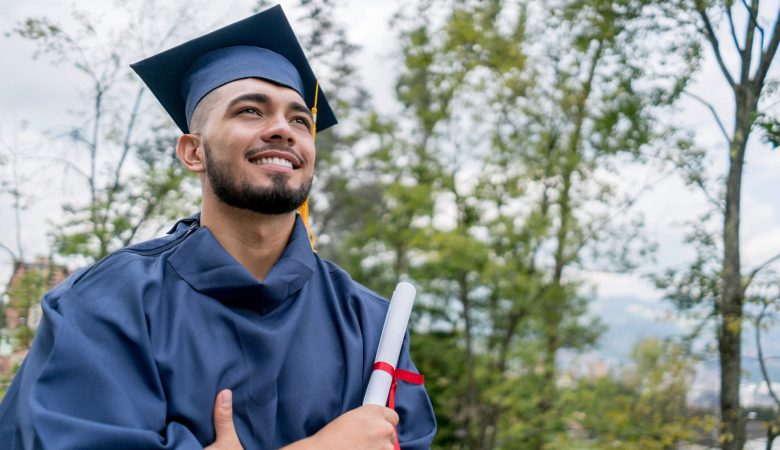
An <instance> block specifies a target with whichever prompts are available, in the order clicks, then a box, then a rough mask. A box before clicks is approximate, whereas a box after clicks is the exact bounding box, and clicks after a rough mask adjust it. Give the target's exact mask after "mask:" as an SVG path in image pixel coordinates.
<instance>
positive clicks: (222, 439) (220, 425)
mask: <svg viewBox="0 0 780 450" xmlns="http://www.w3.org/2000/svg"><path fill="white" fill-rule="evenodd" d="M214 431H215V432H216V433H217V440H216V441H215V443H217V442H218V443H219V444H220V446H222V447H224V448H231V449H232V448H236V449H239V448H241V441H239V440H238V435H237V434H236V427H235V425H234V424H233V393H232V392H231V391H230V389H223V390H222V391H220V392H219V394H217V400H216V401H215V402H214Z"/></svg>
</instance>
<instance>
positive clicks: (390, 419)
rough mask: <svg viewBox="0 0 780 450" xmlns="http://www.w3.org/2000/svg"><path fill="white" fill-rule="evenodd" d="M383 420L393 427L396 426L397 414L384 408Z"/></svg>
mask: <svg viewBox="0 0 780 450" xmlns="http://www.w3.org/2000/svg"><path fill="white" fill-rule="evenodd" d="M385 420H387V421H388V422H390V423H392V424H393V426H396V425H398V420H399V418H398V413H397V412H395V411H393V410H392V409H390V408H385Z"/></svg>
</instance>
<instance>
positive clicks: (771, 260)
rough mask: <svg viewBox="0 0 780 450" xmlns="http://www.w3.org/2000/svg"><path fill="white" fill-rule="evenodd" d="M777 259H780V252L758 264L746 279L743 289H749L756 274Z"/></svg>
mask: <svg viewBox="0 0 780 450" xmlns="http://www.w3.org/2000/svg"><path fill="white" fill-rule="evenodd" d="M777 260H780V253H778V254H776V255H775V256H773V257H771V258H769V259H767V260H766V261H764V262H763V263H761V264H759V265H758V266H756V268H755V269H753V270H751V271H750V274H749V275H748V276H747V278H746V279H745V282H744V283H743V289H747V288H748V286H750V284H751V283H752V282H753V279H755V278H756V275H758V273H759V272H761V271H762V270H764V269H766V268H767V267H768V266H769V265H771V264H772V263H774V262H775V261H777Z"/></svg>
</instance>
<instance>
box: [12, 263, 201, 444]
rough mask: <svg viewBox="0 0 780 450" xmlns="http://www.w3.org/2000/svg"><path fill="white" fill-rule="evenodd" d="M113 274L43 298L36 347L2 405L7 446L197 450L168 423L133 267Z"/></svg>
mask: <svg viewBox="0 0 780 450" xmlns="http://www.w3.org/2000/svg"><path fill="white" fill-rule="evenodd" d="M104 272H105V271H104ZM113 272H114V273H112V271H111V270H109V271H108V273H104V274H103V276H101V277H90V278H92V279H91V280H81V281H82V282H83V283H82V282H79V283H78V284H76V285H71V286H60V287H59V288H56V289H55V290H54V291H52V292H50V293H49V294H47V295H46V296H44V299H43V302H42V307H43V319H42V321H41V324H40V326H39V328H38V331H37V334H36V337H35V340H34V342H33V344H32V348H31V349H30V352H29V354H28V355H27V358H26V359H25V362H24V363H23V365H22V367H21V368H20V371H19V373H18V374H17V376H16V377H15V378H14V381H13V383H12V384H11V386H10V388H9V390H8V392H7V394H6V396H5V398H4V399H3V402H2V404H0V442H4V443H7V444H6V445H8V447H5V448H10V449H14V450H17V449H19V450H21V449H43V448H45V449H52V450H58V449H62V450H65V449H74V450H75V449H79V450H91V449H95V450H97V449H107V448H110V449H140V448H143V449H198V450H201V449H202V448H203V445H202V444H201V443H200V442H198V440H197V439H196V438H195V436H194V435H193V433H191V432H190V431H189V430H188V429H187V427H185V426H184V425H183V424H181V423H177V422H176V421H169V420H168V418H167V415H166V400H165V392H164V390H163V388H162V384H161V382H160V377H159V374H158V372H157V369H156V365H155V362H154V357H153V352H152V345H151V341H150V338H149V332H148V326H147V321H146V319H145V314H144V311H143V302H142V300H141V296H142V295H143V294H144V292H145V291H147V292H148V291H149V290H150V286H149V285H148V283H147V285H146V286H139V285H138V284H139V283H132V282H131V281H129V280H131V279H133V278H134V277H133V275H138V274H133V271H132V268H123V269H122V270H121V271H116V270H114V271H113ZM135 279H136V280H137V279H138V277H135ZM66 284H67V282H66ZM8 443H10V444H8Z"/></svg>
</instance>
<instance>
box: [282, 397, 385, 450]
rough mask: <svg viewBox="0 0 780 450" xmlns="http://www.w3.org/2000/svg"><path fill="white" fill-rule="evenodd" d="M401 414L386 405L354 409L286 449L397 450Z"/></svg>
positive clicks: (285, 449)
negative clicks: (397, 429)
mask: <svg viewBox="0 0 780 450" xmlns="http://www.w3.org/2000/svg"><path fill="white" fill-rule="evenodd" d="M397 424H398V414H396V412H395V411H393V410H392V409H389V408H385V407H383V406H377V405H365V406H361V407H360V408H356V409H353V410H352V411H349V412H347V413H345V414H342V415H341V416H339V417H337V418H336V420H334V421H333V422H331V423H329V424H328V425H326V426H325V427H324V428H323V429H321V430H320V431H318V432H317V433H316V434H314V435H313V436H311V437H309V438H307V439H304V440H302V441H298V442H296V443H294V444H292V445H289V446H287V447H285V448H284V449H282V450H304V449H317V450H343V449H350V450H393V444H394V442H395V426H396V425H397Z"/></svg>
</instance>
